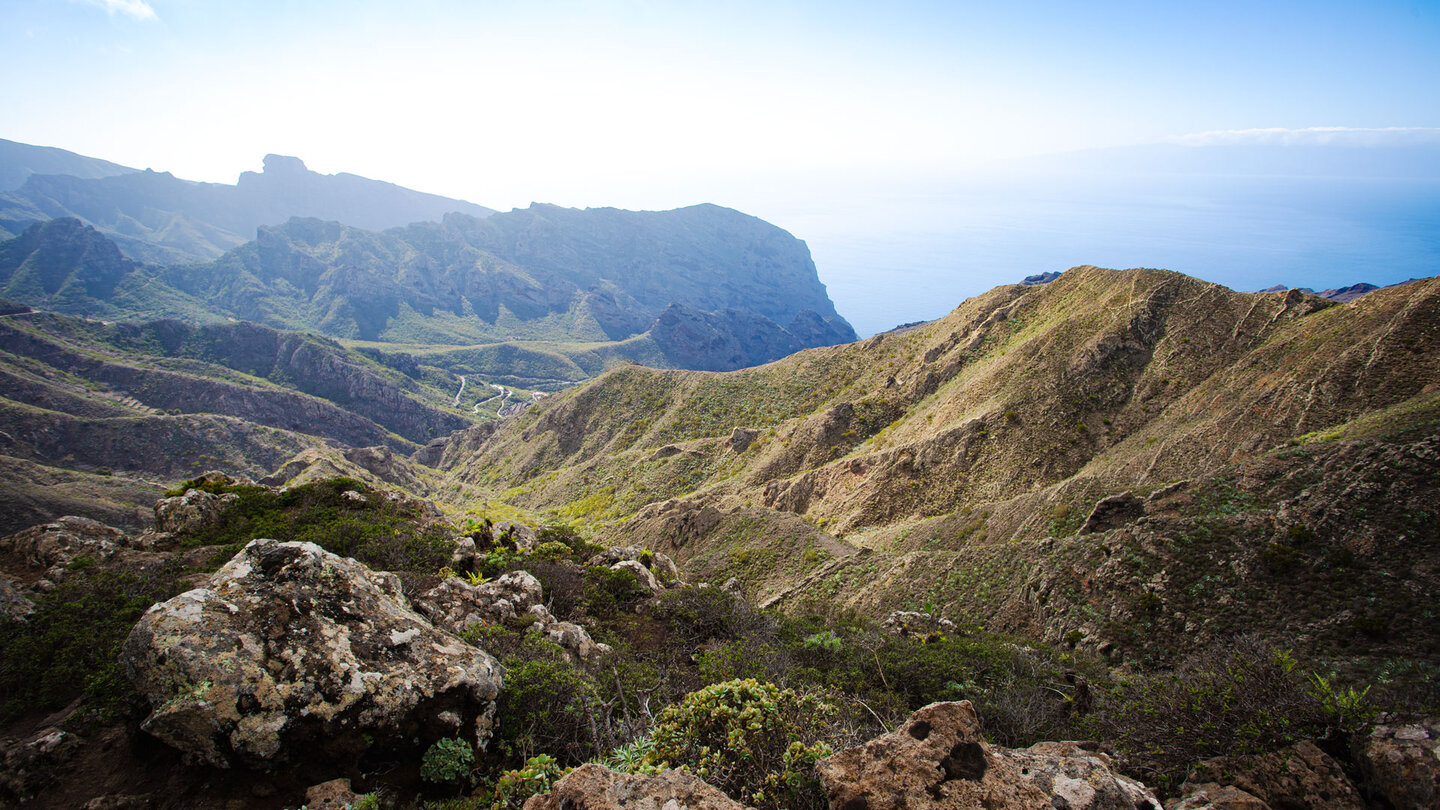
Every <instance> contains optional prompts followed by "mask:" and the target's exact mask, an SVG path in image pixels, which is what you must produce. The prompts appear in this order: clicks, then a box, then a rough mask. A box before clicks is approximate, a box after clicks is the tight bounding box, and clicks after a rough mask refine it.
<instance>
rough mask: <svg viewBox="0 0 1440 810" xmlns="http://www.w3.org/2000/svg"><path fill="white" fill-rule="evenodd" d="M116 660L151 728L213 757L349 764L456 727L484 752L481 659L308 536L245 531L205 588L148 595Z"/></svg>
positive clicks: (489, 712)
mask: <svg viewBox="0 0 1440 810" xmlns="http://www.w3.org/2000/svg"><path fill="white" fill-rule="evenodd" d="M121 664H122V665H123V666H124V668H125V671H126V674H127V675H128V676H129V677H130V680H131V681H133V682H134V684H135V686H136V688H137V689H138V690H139V692H140V693H141V694H142V695H143V696H144V697H145V698H146V699H147V700H148V701H149V703H150V706H151V707H152V708H151V712H150V715H149V717H147V718H146V719H145V721H144V723H143V725H142V727H143V728H144V729H145V730H146V731H148V732H149V733H150V734H152V735H154V736H155V737H158V738H159V739H161V740H163V741H165V742H166V743H169V744H170V745H172V746H174V747H175V748H177V749H179V750H181V751H183V752H185V753H186V754H187V755H190V756H191V757H193V758H195V759H198V760H201V761H204V762H207V763H209V764H212V765H216V766H219V767H228V766H230V765H239V764H243V765H245V766H248V767H252V768H258V769H269V768H272V767H275V766H278V765H280V764H282V763H303V762H336V763H345V764H347V765H353V764H354V762H355V761H356V760H357V759H358V758H360V757H362V756H363V755H364V754H365V752H366V751H367V750H368V749H369V748H370V747H371V746H372V745H373V746H374V747H375V748H376V750H378V751H387V752H391V753H393V752H394V751H396V750H414V749H417V748H418V749H420V750H423V747H424V746H427V745H428V744H429V743H430V742H433V741H434V740H436V739H439V738H441V737H450V736H460V737H462V738H464V739H466V740H468V741H470V742H471V743H473V744H475V745H477V746H479V747H481V748H483V747H484V746H485V745H486V743H487V742H488V741H489V738H490V733H491V718H492V716H493V714H494V710H495V705H494V700H495V697H496V695H497V694H498V693H499V690H500V685H501V671H500V668H499V665H498V664H497V663H496V661H495V659H493V658H492V657H491V656H490V655H488V654H487V653H485V652H484V651H482V650H479V649H476V648H475V647H471V646H469V645H467V644H465V643H464V642H462V641H460V640H459V639H457V638H455V637H454V636H453V635H450V634H449V633H445V632H442V631H440V630H437V629H436V628H435V627H434V626H433V625H431V623H430V622H428V621H426V620H425V618H424V617H422V616H421V615H420V614H418V613H417V612H416V611H415V610H413V609H412V608H411V606H410V604H409V602H408V601H407V600H406V598H405V596H404V595H403V593H402V592H401V585H400V580H399V579H398V578H397V577H396V576H395V575H393V574H388V573H384V572H375V571H371V570H370V569H369V568H367V567H365V566H364V565H362V564H360V563H358V562H356V561H354V560H351V559H349V558H346V557H340V556H337V555H335V554H331V553H329V552H327V551H325V550H324V549H322V548H320V547H319V546H317V545H314V544H313V543H281V542H277V541H275V540H255V541H252V542H251V543H250V544H249V545H247V546H246V547H245V548H244V549H243V550H242V551H241V552H240V553H239V554H237V555H236V556H235V557H234V559H232V560H231V561H230V562H229V563H227V564H226V565H225V566H224V567H223V568H221V569H220V570H219V571H217V572H216V573H215V575H214V576H213V577H212V579H211V582H210V586H209V587H208V588H197V589H195V590H192V591H187V592H186V593H183V594H181V595H179V596H177V597H175V598H173V599H171V600H169V601H167V602H165V603H163V604H159V605H155V606H154V607H152V608H150V610H149V611H148V612H147V613H146V614H145V615H144V616H143V617H142V618H141V619H140V622H139V623H138V624H137V625H136V626H135V628H134V630H132V631H131V633H130V636H129V638H128V639H126V641H125V645H124V649H123V652H122V654H121Z"/></svg>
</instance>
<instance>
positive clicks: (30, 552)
mask: <svg viewBox="0 0 1440 810" xmlns="http://www.w3.org/2000/svg"><path fill="white" fill-rule="evenodd" d="M129 545H130V538H128V537H127V536H126V535H125V533H124V532H122V531H120V530H119V529H115V528H112V527H110V526H106V525H105V524H103V523H100V522H99V521H95V520H91V519H89V518H83V517H75V516H73V515H67V516H66V517H62V518H60V519H58V520H56V521H55V522H53V523H44V524H41V525H39V526H32V527H30V528H28V529H25V530H23V531H19V532H16V533H15V534H12V535H10V536H8V537H5V538H0V554H6V555H9V556H12V557H13V558H14V560H15V561H16V562H18V563H19V564H20V565H22V566H25V567H27V568H29V569H32V570H36V571H39V572H40V579H41V580H44V581H48V582H51V583H53V582H58V581H60V580H62V579H64V578H65V577H66V576H67V575H68V574H69V573H70V571H71V566H72V565H74V564H76V561H77V560H81V559H82V558H84V559H87V560H89V561H90V562H91V563H100V562H104V561H105V560H108V559H109V558H110V557H112V556H114V555H115V554H116V553H117V552H118V551H120V550H121V549H122V548H125V547H127V546H129ZM39 587H40V588H41V589H42V590H43V589H44V587H45V586H44V585H43V584H42V585H39Z"/></svg>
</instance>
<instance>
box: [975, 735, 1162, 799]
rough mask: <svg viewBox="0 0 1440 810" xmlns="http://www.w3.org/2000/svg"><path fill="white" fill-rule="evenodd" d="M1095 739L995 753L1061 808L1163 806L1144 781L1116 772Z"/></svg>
mask: <svg viewBox="0 0 1440 810" xmlns="http://www.w3.org/2000/svg"><path fill="white" fill-rule="evenodd" d="M1096 747H1097V746H1095V745H1094V744H1093V743H1074V742H1042V743H1036V744H1035V745H1032V746H1030V747H1029V748H1021V749H1015V750H1010V749H1006V748H1001V747H999V746H993V747H991V749H990V751H991V753H992V754H993V755H994V756H996V757H1000V758H1004V759H1008V760H1009V761H1010V762H1012V763H1014V764H1015V765H1016V766H1017V767H1018V768H1019V769H1020V778H1021V779H1023V780H1024V781H1026V782H1029V783H1030V784H1032V785H1034V786H1035V787H1038V788H1040V790H1041V791H1042V792H1044V793H1048V794H1049V795H1050V804H1051V805H1052V806H1053V807H1055V808H1057V810H1059V809H1060V808H1066V810H1148V809H1149V808H1154V810H1159V808H1160V802H1159V800H1157V799H1156V798H1155V796H1154V795H1153V794H1152V793H1151V792H1150V791H1149V790H1148V789H1147V788H1146V787H1145V786H1144V785H1143V784H1141V783H1139V782H1137V781H1135V780H1134V779H1131V778H1129V777H1128V776H1123V775H1121V774H1118V773H1116V772H1115V769H1114V762H1113V761H1112V760H1111V759H1110V757H1109V756H1107V755H1105V754H1103V753H1101V752H1099V751H1098V750H1095V748H1096Z"/></svg>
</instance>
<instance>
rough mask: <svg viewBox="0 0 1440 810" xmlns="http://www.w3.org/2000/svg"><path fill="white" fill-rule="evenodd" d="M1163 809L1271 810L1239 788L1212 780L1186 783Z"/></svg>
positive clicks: (1268, 806)
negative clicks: (1182, 791) (1179, 792)
mask: <svg viewBox="0 0 1440 810" xmlns="http://www.w3.org/2000/svg"><path fill="white" fill-rule="evenodd" d="M1165 810H1272V808H1271V807H1270V805H1268V804H1266V803H1265V802H1262V801H1260V800H1259V799H1257V798H1255V797H1254V796H1252V795H1250V794H1249V793H1246V792H1245V791H1243V790H1241V789H1240V788H1237V787H1233V786H1231V785H1217V784H1215V783H1214V782H1201V783H1198V784H1193V785H1192V784H1186V785H1185V791H1184V793H1182V794H1181V796H1180V797H1179V798H1178V799H1173V800H1171V801H1170V802H1169V803H1168V804H1166V805H1165Z"/></svg>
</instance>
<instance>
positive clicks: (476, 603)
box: [415, 571, 610, 662]
mask: <svg viewBox="0 0 1440 810" xmlns="http://www.w3.org/2000/svg"><path fill="white" fill-rule="evenodd" d="M415 606H416V607H417V608H418V609H419V610H420V612H421V613H423V614H424V615H425V616H426V617H428V618H429V619H430V621H431V622H433V623H434V624H435V626H436V627H438V628H440V629H442V630H445V631H447V632H451V633H460V632H462V631H464V630H466V629H468V628H470V627H473V626H474V625H477V624H480V625H485V624H509V623H515V622H521V623H523V624H530V625H533V624H537V623H538V624H539V625H540V631H541V632H542V633H544V634H545V636H546V638H549V639H550V640H551V641H553V642H554V643H555V644H557V645H559V647H560V648H561V649H563V650H565V652H566V653H567V654H568V655H569V656H570V657H571V659H572V660H574V661H576V662H582V661H594V660H595V659H597V658H599V657H600V656H601V655H604V654H605V653H607V652H609V651H610V647H609V646H608V645H605V644H597V643H595V641H594V639H592V638H590V633H589V632H587V631H586V630H585V628H583V627H581V626H580V625H578V624H575V623H573V622H562V621H559V620H557V619H556V618H555V616H554V614H552V613H551V612H550V611H549V609H548V608H546V607H545V594H544V591H543V589H542V588H541V586H540V581H539V580H537V579H535V577H534V576H533V575H532V574H530V572H528V571H511V572H509V573H508V574H504V575H502V576H500V577H497V578H496V579H494V580H491V581H489V582H482V583H480V584H478V585H471V584H470V583H468V582H465V581H463V580H460V579H458V578H455V577H447V578H446V579H444V580H442V581H441V582H440V584H438V585H436V586H435V587H433V588H431V589H430V590H428V591H425V592H424V593H422V594H420V595H418V596H416V597H415Z"/></svg>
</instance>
